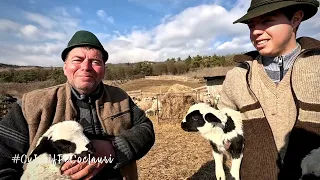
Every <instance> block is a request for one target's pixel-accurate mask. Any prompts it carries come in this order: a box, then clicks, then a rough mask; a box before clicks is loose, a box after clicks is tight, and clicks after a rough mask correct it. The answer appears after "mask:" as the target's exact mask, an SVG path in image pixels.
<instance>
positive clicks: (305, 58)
mask: <svg viewBox="0 0 320 180" xmlns="http://www.w3.org/2000/svg"><path fill="white" fill-rule="evenodd" d="M318 7H319V2H318V1H317V0H286V1H284V0H283V1H281V0H277V1H274V0H252V1H251V5H250V8H249V9H248V12H247V14H246V15H244V16H243V17H241V18H240V19H239V20H237V21H235V22H234V23H244V24H247V25H248V27H249V30H250V39H251V42H252V44H253V46H254V47H255V48H256V50H257V51H253V52H249V53H246V54H244V55H237V56H235V57H234V60H235V61H236V62H239V63H240V65H239V66H238V67H235V68H234V69H232V70H230V71H229V72H228V73H227V76H226V79H225V81H224V83H223V88H222V91H221V94H220V96H221V97H220V101H219V103H218V108H223V107H228V108H232V109H235V110H239V111H240V112H241V113H242V116H243V126H244V127H243V128H244V138H245V149H244V156H243V161H242V166H241V179H244V180H251V179H252V180H255V179H259V180H273V179H299V178H300V176H301V168H300V163H301V159H302V158H303V157H304V156H305V155H307V154H308V153H309V152H310V151H311V150H313V149H316V148H318V147H320V42H319V41H317V40H315V39H312V38H309V37H302V38H299V39H297V40H296V34H297V30H298V27H299V25H300V23H301V22H302V21H305V20H307V19H309V18H311V17H312V16H314V15H315V14H316V13H317V10H318Z"/></svg>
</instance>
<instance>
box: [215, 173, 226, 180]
mask: <svg viewBox="0 0 320 180" xmlns="http://www.w3.org/2000/svg"><path fill="white" fill-rule="evenodd" d="M216 178H217V180H226V175H225V174H224V173H223V174H222V173H217V174H216Z"/></svg>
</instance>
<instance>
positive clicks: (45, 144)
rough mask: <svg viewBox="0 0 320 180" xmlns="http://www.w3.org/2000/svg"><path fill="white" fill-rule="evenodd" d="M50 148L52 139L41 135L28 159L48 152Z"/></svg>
mask: <svg viewBox="0 0 320 180" xmlns="http://www.w3.org/2000/svg"><path fill="white" fill-rule="evenodd" d="M50 149H52V141H51V139H49V138H48V137H42V138H41V140H40V142H39V144H38V145H37V147H36V148H35V149H34V150H33V151H32V153H31V154H30V156H29V157H30V159H34V158H36V157H37V156H39V155H41V154H43V153H49V152H50Z"/></svg>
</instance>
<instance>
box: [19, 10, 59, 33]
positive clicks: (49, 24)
mask: <svg viewBox="0 0 320 180" xmlns="http://www.w3.org/2000/svg"><path fill="white" fill-rule="evenodd" d="M25 17H26V19H28V20H29V21H32V22H35V23H37V24H39V25H40V26H42V27H44V28H46V29H52V28H53V27H54V26H56V25H57V22H56V21H54V20H52V19H50V18H48V17H46V16H43V15H41V14H37V13H30V12H26V13H25Z"/></svg>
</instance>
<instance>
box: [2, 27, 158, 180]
mask: <svg viewBox="0 0 320 180" xmlns="http://www.w3.org/2000/svg"><path fill="white" fill-rule="evenodd" d="M61 57H62V60H63V61H64V66H63V71H64V74H65V76H66V77H67V82H66V83H65V84H62V85H58V86H54V87H49V88H45V89H39V90H35V91H32V92H29V93H26V94H24V95H23V97H22V101H21V104H16V105H15V106H13V108H12V109H11V111H10V112H9V113H8V114H7V116H6V117H4V118H3V120H2V121H1V122H0V147H1V150H0V179H18V178H19V177H20V176H21V173H22V172H23V164H22V163H20V162H19V163H16V164H15V163H14V162H13V161H12V157H13V156H15V154H19V155H23V154H27V155H29V154H30V153H31V151H32V150H33V149H34V147H35V146H36V142H37V140H38V139H39V137H40V136H41V135H42V134H43V133H44V132H45V131H46V130H47V129H48V128H49V127H50V126H51V125H52V124H54V123H57V122H60V121H64V120H75V121H78V122H79V123H80V124H81V125H82V126H83V127H84V131H85V133H86V135H87V136H88V137H89V138H90V139H91V140H92V143H93V146H94V148H95V149H96V154H95V156H96V157H105V156H106V157H110V155H111V156H112V157H114V158H115V161H114V163H112V164H106V163H87V162H66V163H65V164H64V165H63V166H62V168H61V171H62V173H63V174H67V175H70V176H71V177H72V178H73V179H91V178H96V179H122V178H123V177H125V178H127V179H137V167H136V163H135V161H136V160H137V159H139V158H141V157H143V156H144V155H145V154H146V153H147V152H148V151H149V150H150V149H151V147H152V146H153V144H154V141H155V135H154V130H153V125H152V122H151V121H150V120H149V119H148V118H147V117H146V116H145V113H144V112H143V111H142V110H140V109H139V108H138V107H137V106H136V104H134V103H133V101H132V100H131V98H130V97H129V96H128V95H127V94H126V93H125V92H124V91H123V90H121V89H120V88H117V87H113V86H108V85H105V84H103V83H102V79H103V77H104V74H105V62H106V61H107V60H108V53H107V51H106V50H105V49H104V48H103V46H102V45H101V43H100V41H99V40H98V38H97V37H96V36H95V35H94V34H93V33H91V32H89V31H83V30H81V31H78V32H76V33H75V34H74V35H73V37H72V38H71V40H70V41H69V43H68V46H67V48H66V49H64V51H63V52H62V55H61Z"/></svg>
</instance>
